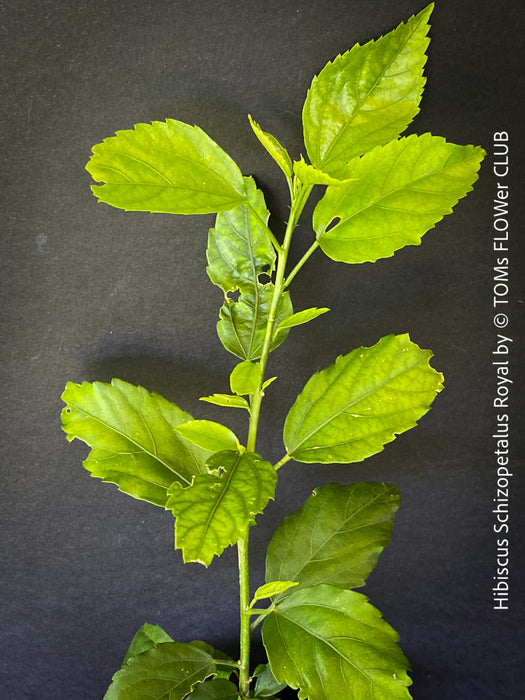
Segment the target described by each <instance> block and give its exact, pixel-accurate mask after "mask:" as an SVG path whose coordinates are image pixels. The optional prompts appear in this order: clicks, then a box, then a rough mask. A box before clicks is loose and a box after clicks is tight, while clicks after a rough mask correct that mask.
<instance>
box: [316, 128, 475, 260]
mask: <svg viewBox="0 0 525 700" xmlns="http://www.w3.org/2000/svg"><path fill="white" fill-rule="evenodd" d="M484 155H485V153H484V151H483V150H482V149H481V148H479V147H474V146H458V145H456V144H453V143H447V142H446V141H445V139H443V138H441V137H439V136H432V135H431V134H423V135H422V136H416V135H413V136H408V137H407V138H402V139H400V140H399V141H393V142H392V143H389V144H388V145H387V146H383V147H378V148H376V149H374V150H373V151H370V153H367V154H366V155H364V156H363V157H362V158H358V159H356V160H354V161H352V162H351V163H350V165H349V168H350V170H351V171H352V174H354V175H355V176H356V177H357V179H356V181H355V182H350V183H348V184H346V185H341V186H333V187H328V188H327V190H326V193H325V195H324V197H323V198H322V199H321V201H320V202H319V203H318V205H317V207H316V209H315V212H314V218H313V225H314V230H315V232H316V235H317V240H318V241H319V244H320V246H321V248H322V250H323V251H324V252H325V253H326V255H328V256H329V257H330V258H332V259H333V260H340V261H343V262H347V263H361V262H366V261H372V262H373V261H375V260H377V259H378V258H386V257H389V256H391V255H393V254H394V253H395V251H396V250H398V249H399V248H402V247H404V246H405V245H419V243H420V242H421V237H422V236H423V234H424V233H426V232H427V231H428V230H429V229H431V228H433V227H434V225H435V224H436V223H437V222H438V221H440V220H441V219H442V218H443V217H444V216H445V215H446V214H450V213H451V212H452V207H453V206H454V205H455V204H457V202H458V201H459V200H460V199H461V198H462V197H464V196H465V195H466V194H467V192H470V190H471V189H472V184H473V183H474V182H475V181H476V180H477V177H478V176H477V172H478V170H479V166H480V162H481V160H482V159H483V157H484Z"/></svg>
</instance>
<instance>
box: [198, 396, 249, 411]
mask: <svg viewBox="0 0 525 700" xmlns="http://www.w3.org/2000/svg"><path fill="white" fill-rule="evenodd" d="M199 401H207V402H208V403H212V404H215V405H216V406H226V407H229V408H245V409H246V410H248V411H249V410H250V404H249V403H248V401H246V399H243V398H242V397H241V396H232V395H231V394H212V395H211V396H201V398H200V399H199Z"/></svg>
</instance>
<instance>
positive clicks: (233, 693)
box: [186, 678, 239, 700]
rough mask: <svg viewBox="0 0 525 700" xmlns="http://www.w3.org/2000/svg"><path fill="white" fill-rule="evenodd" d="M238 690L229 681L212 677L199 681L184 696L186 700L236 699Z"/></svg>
mask: <svg viewBox="0 0 525 700" xmlns="http://www.w3.org/2000/svg"><path fill="white" fill-rule="evenodd" d="M238 697H239V691H238V690H237V688H236V687H235V686H234V685H233V683H230V681H228V680H225V679H221V678H213V679H212V680H209V681H205V682H204V683H199V685H197V686H195V690H194V691H193V692H192V693H190V694H189V695H187V696H186V700H237V699H238Z"/></svg>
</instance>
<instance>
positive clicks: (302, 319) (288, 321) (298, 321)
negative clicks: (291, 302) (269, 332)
mask: <svg viewBox="0 0 525 700" xmlns="http://www.w3.org/2000/svg"><path fill="white" fill-rule="evenodd" d="M327 311H330V309H327V308H326V307H322V308H320V309H318V308H316V307H315V306H314V307H312V308H311V309H304V311H298V312H297V313H295V314H292V315H291V316H288V317H287V318H285V319H283V320H282V321H281V322H280V323H279V325H278V326H277V330H276V333H279V332H280V331H282V330H284V329H285V328H293V327H294V326H301V325H302V324H303V323H309V322H310V321H313V320H314V318H317V317H318V316H321V315H322V314H325V313H326V312H327Z"/></svg>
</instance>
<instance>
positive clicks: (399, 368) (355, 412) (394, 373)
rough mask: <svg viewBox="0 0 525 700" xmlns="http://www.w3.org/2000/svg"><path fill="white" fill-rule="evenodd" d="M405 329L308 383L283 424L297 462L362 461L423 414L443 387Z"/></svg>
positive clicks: (342, 360) (353, 354)
mask: <svg viewBox="0 0 525 700" xmlns="http://www.w3.org/2000/svg"><path fill="white" fill-rule="evenodd" d="M431 357H432V353H431V352H430V350H421V348H419V347H418V346H417V345H416V344H415V343H412V342H411V340H410V338H409V337H408V335H407V334H405V335H398V336H395V335H388V336H386V337H384V338H381V340H380V341H379V342H378V343H376V344H375V345H374V346H373V347H371V348H358V349H357V350H353V351H352V352H351V353H349V354H348V355H345V356H342V357H338V358H337V360H336V361H335V363H334V364H333V365H330V366H329V367H327V368H326V369H324V370H322V371H321V372H317V373H316V374H314V375H313V377H312V378H311V379H310V380H309V381H308V382H307V384H306V386H305V387H304V389H303V391H302V392H301V393H300V394H299V396H298V397H297V399H296V401H295V403H294V405H293V406H292V408H291V409H290V411H289V413H288V416H287V417H286V422H285V425H284V442H285V445H286V449H287V452H288V454H289V455H290V456H291V457H293V458H294V459H295V460H296V461H298V462H325V463H326V462H340V463H349V462H360V461H361V460H363V459H366V457H369V456H370V455H373V454H376V453H377V452H380V451H381V450H382V449H383V447H384V445H385V444H386V443H388V442H391V441H392V440H394V439H395V437H396V435H398V434H399V433H403V432H404V431H405V430H409V429H410V428H413V427H414V426H415V425H416V422H417V421H418V420H419V418H421V416H423V415H424V414H425V413H426V412H427V411H428V409H429V408H430V404H431V403H432V401H433V400H434V398H435V397H436V394H437V393H438V392H439V391H441V389H442V388H443V385H442V380H443V377H442V375H441V374H440V373H439V372H436V371H435V370H434V369H433V368H432V367H430V365H429V359H430V358H431Z"/></svg>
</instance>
